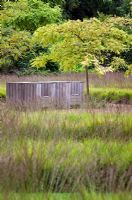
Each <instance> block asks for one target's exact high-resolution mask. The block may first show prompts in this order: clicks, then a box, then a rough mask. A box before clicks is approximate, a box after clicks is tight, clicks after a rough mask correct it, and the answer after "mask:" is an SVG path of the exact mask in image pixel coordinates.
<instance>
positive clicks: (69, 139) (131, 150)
mask: <svg viewBox="0 0 132 200" xmlns="http://www.w3.org/2000/svg"><path fill="white" fill-rule="evenodd" d="M0 122H1V139H2V140H1V141H0V174H1V177H0V185H1V189H2V191H3V190H4V188H6V189H7V190H9V191H10V190H11V191H19V192H24V191H25V192H40V191H43V192H44V191H52V192H70V193H71V192H76V191H78V190H79V188H81V187H82V188H86V189H87V190H91V188H94V189H96V190H98V191H104V192H105V191H107V192H115V191H129V190H130V189H131V186H132V185H131V180H130V174H131V165H132V156H131V155H132V142H131V133H132V118H131V115H130V114H128V113H126V114H124V115H123V114H121V113H115V114H100V113H98V114H97V113H96V114H94V113H91V114H90V113H87V112H85V113H84V112H81V111H80V112H78V113H75V112H73V111H72V112H66V111H46V112H44V111H43V112H42V111H40V112H20V111H13V110H12V111H9V110H8V109H7V110H6V109H5V110H4V111H2V112H1V115H0ZM9 127H10V128H9ZM12 177H13V178H12Z"/></svg>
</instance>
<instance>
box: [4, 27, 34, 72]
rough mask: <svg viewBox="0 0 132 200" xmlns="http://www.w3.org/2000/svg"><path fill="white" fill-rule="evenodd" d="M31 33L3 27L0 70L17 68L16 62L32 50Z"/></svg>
mask: <svg viewBox="0 0 132 200" xmlns="http://www.w3.org/2000/svg"><path fill="white" fill-rule="evenodd" d="M30 41H31V35H30V33H29V32H26V31H15V30H13V29H10V28H9V29H7V28H3V29H2V30H1V40H0V49H1V52H0V71H4V72H7V71H10V70H13V69H16V66H15V62H16V61H17V60H18V59H19V58H22V57H23V56H24V54H25V52H27V51H30Z"/></svg>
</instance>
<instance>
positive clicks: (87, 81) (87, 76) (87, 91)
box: [85, 67, 89, 98]
mask: <svg viewBox="0 0 132 200" xmlns="http://www.w3.org/2000/svg"><path fill="white" fill-rule="evenodd" d="M85 70H86V96H87V98H88V97H89V75H88V67H85Z"/></svg>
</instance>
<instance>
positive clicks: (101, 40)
mask: <svg viewBox="0 0 132 200" xmlns="http://www.w3.org/2000/svg"><path fill="white" fill-rule="evenodd" d="M114 19H115V20H116V18H111V20H110V19H108V20H106V21H100V20H97V19H91V20H84V21H79V20H77V21H68V22H65V23H63V24H60V25H56V24H55V25H50V26H49V25H47V26H44V27H40V28H39V29H38V30H37V31H36V32H35V33H34V37H33V43H38V44H39V43H40V44H42V45H43V47H49V52H47V54H43V55H40V56H39V57H37V58H35V59H34V60H33V61H32V66H35V67H38V68H39V67H43V66H44V65H46V63H47V62H48V60H53V61H55V62H58V63H59V64H60V67H61V70H63V71H72V70H74V69H76V66H77V65H79V64H82V65H87V66H89V65H91V64H92V63H93V64H94V66H95V68H96V70H97V71H99V72H101V73H102V72H104V71H106V70H107V68H103V67H102V65H103V62H104V60H105V59H107V53H109V54H111V55H117V56H119V55H120V53H121V52H123V51H125V50H127V49H129V48H130V44H131V41H132V40H131V39H132V36H131V35H129V34H128V33H127V32H125V31H123V30H121V29H120V28H118V27H117V26H116V23H114V22H113V21H114ZM102 53H103V54H102ZM84 61H85V62H84Z"/></svg>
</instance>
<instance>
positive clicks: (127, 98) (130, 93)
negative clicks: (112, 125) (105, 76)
mask: <svg viewBox="0 0 132 200" xmlns="http://www.w3.org/2000/svg"><path fill="white" fill-rule="evenodd" d="M91 97H92V98H95V99H96V100H99V101H102V100H105V101H106V102H113V103H126V104H131V103H132V90H131V89H119V88H91Z"/></svg>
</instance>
